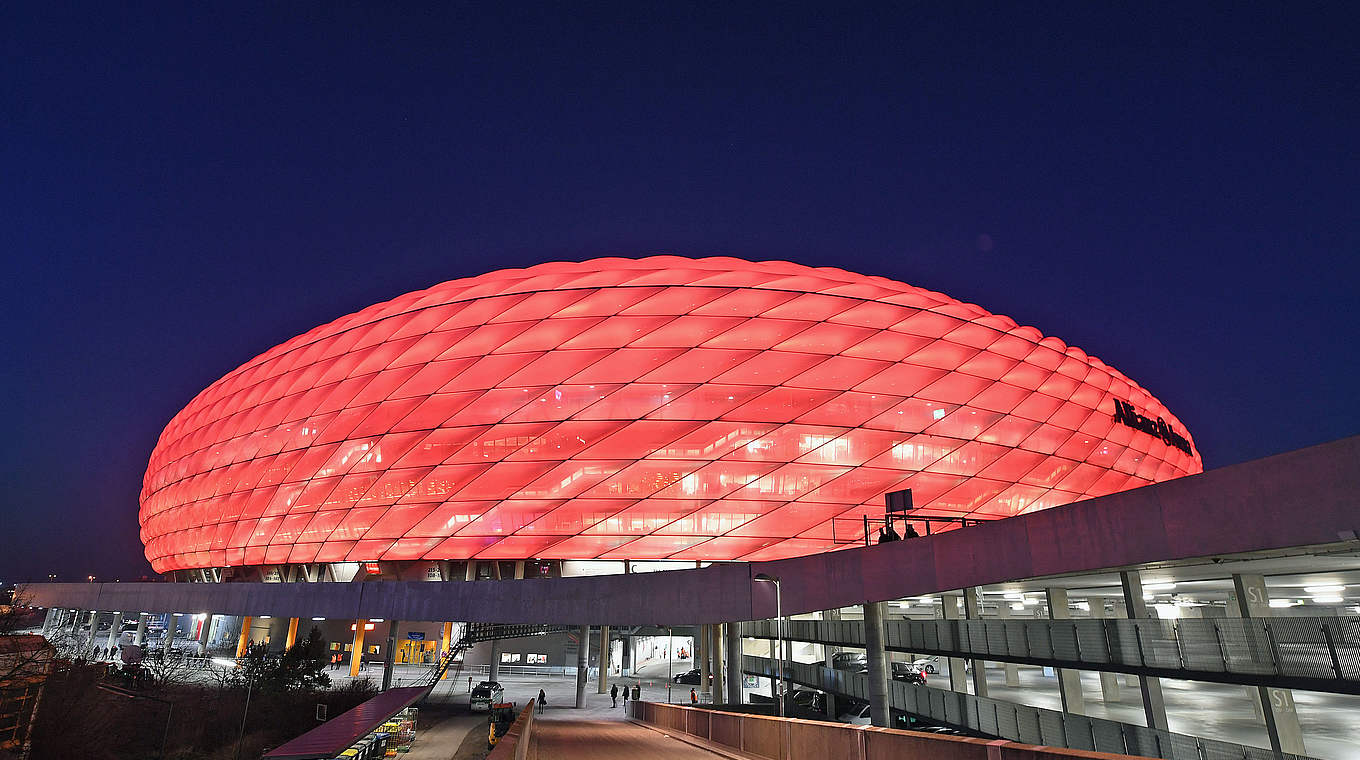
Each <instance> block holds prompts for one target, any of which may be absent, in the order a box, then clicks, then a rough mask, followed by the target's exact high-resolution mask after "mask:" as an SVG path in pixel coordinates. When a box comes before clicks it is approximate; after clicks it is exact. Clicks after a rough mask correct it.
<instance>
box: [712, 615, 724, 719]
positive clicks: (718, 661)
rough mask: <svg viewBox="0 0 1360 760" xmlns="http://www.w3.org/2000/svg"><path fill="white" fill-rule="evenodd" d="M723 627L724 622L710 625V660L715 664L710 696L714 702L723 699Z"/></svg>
mask: <svg viewBox="0 0 1360 760" xmlns="http://www.w3.org/2000/svg"><path fill="white" fill-rule="evenodd" d="M722 629H723V624H722V623H713V624H712V625H710V626H709V627H708V633H709V636H708V642H709V647H708V651H709V662H710V663H712V665H713V683H712V688H711V689H710V690H709V692H708V696H709V699H711V700H712V701H713V702H714V704H717V703H719V702H722V700H723V651H722Z"/></svg>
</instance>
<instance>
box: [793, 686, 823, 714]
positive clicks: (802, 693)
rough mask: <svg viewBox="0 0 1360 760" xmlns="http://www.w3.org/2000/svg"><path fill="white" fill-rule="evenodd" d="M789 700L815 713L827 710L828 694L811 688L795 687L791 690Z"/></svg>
mask: <svg viewBox="0 0 1360 760" xmlns="http://www.w3.org/2000/svg"><path fill="white" fill-rule="evenodd" d="M789 701H790V702H792V703H793V704H794V705H797V706H798V707H800V708H802V709H804V710H808V711H810V712H814V713H823V712H826V695H825V694H823V693H822V692H820V691H812V690H811V689H794V690H793V691H791V692H789Z"/></svg>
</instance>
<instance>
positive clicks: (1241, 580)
mask: <svg viewBox="0 0 1360 760" xmlns="http://www.w3.org/2000/svg"><path fill="white" fill-rule="evenodd" d="M1232 581H1233V592H1234V595H1235V596H1236V597H1237V600H1236V607H1237V612H1238V614H1239V615H1241V616H1242V617H1244V618H1268V617H1270V616H1271V613H1270V592H1269V591H1268V590H1267V589H1266V579H1265V576H1262V575H1257V574H1254V573H1253V574H1243V573H1234V574H1233V577H1232ZM1256 688H1257V694H1258V695H1259V697H1260V700H1261V713H1262V715H1263V716H1264V717H1265V723H1266V733H1267V734H1269V735H1270V749H1271V750H1272V751H1274V752H1276V753H1277V754H1278V753H1281V752H1287V753H1289V754H1291V755H1305V754H1307V751H1306V750H1305V749H1304V746H1303V727H1302V726H1300V725H1299V714H1298V712H1297V710H1296V709H1295V708H1294V692H1293V691H1291V690H1289V689H1276V688H1272V687H1269V686H1258V687H1256Z"/></svg>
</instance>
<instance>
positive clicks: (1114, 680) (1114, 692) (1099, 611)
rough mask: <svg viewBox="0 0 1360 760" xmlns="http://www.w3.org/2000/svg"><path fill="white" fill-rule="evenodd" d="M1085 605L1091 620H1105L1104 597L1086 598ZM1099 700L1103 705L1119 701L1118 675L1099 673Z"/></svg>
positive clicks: (1106, 671) (1105, 672)
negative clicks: (1088, 609) (1088, 608)
mask: <svg viewBox="0 0 1360 760" xmlns="http://www.w3.org/2000/svg"><path fill="white" fill-rule="evenodd" d="M1086 604H1087V606H1088V607H1090V608H1091V609H1090V612H1091V618H1092V619H1094V620H1104V619H1105V599H1104V597H1099V596H1092V597H1087V599H1086ZM1100 699H1101V701H1103V702H1104V703H1105V704H1109V703H1111V702H1118V701H1119V674H1118V673H1111V672H1109V671H1108V670H1102V671H1100Z"/></svg>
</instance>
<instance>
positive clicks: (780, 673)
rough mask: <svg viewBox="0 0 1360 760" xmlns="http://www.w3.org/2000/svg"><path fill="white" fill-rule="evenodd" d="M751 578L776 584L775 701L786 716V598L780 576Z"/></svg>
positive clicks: (762, 574)
mask: <svg viewBox="0 0 1360 760" xmlns="http://www.w3.org/2000/svg"><path fill="white" fill-rule="evenodd" d="M751 580H753V581H755V582H756V583H773V584H774V618H775V624H774V632H775V633H774V637H775V641H776V642H777V643H776V645H775V646H777V647H778V651H779V659H777V660H776V661H775V662H776V663H777V664H776V665H775V680H776V689H775V691H776V693H777V694H778V696H779V698H778V699H776V700H775V702H777V703H779V717H781V718H782V717H784V600H783V595H782V593H781V591H782V590H781V589H780V586H779V576H777V575H768V574H766V573H756V574H755V575H754V576H752V578H751Z"/></svg>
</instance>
